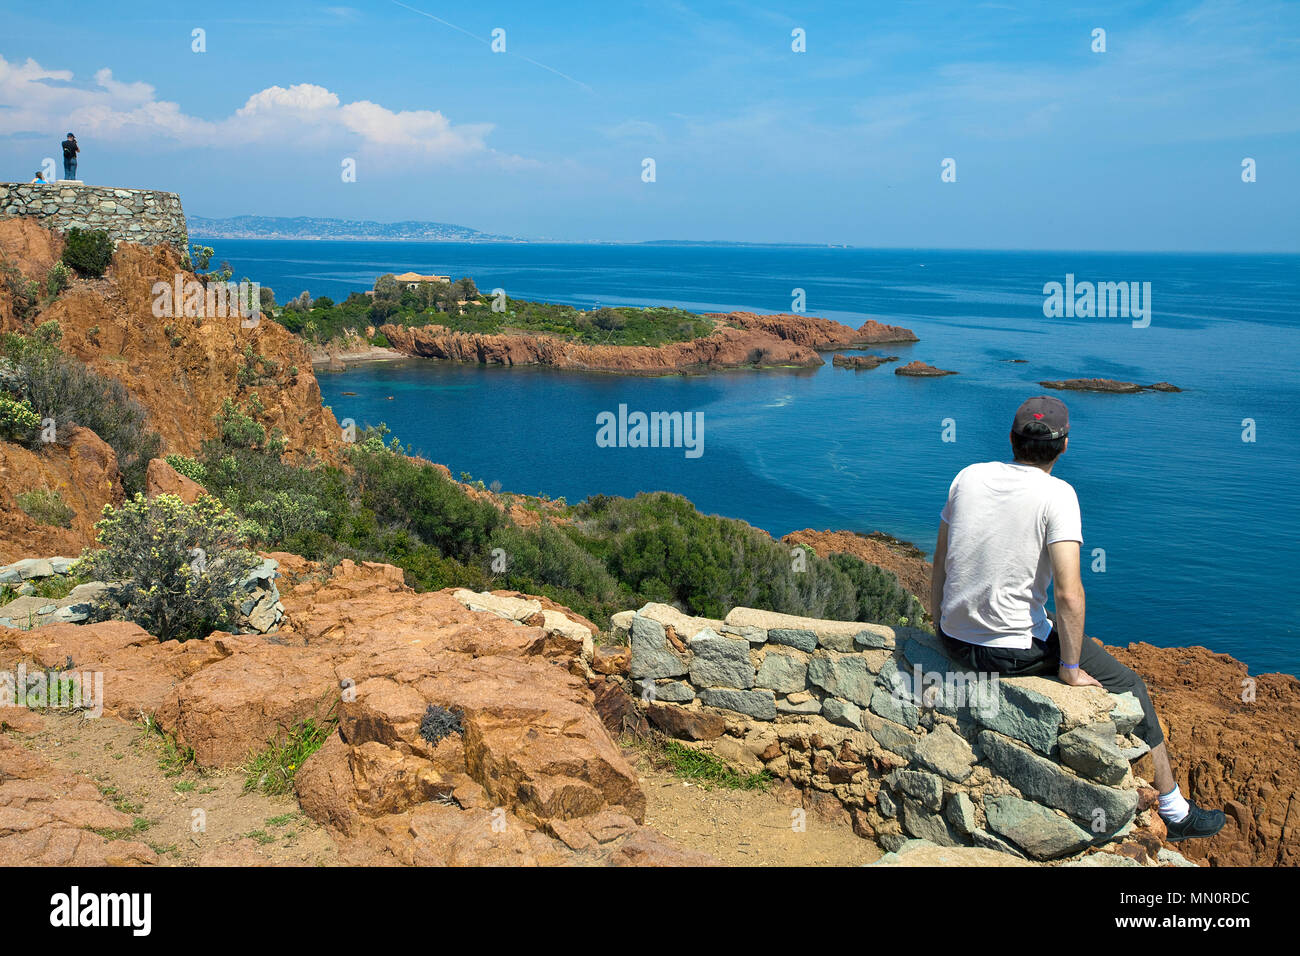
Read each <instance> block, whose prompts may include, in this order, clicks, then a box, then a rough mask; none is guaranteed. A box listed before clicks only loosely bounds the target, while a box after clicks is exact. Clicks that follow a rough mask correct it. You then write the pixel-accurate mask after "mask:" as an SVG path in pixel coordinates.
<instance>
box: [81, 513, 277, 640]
mask: <svg viewBox="0 0 1300 956" xmlns="http://www.w3.org/2000/svg"><path fill="white" fill-rule="evenodd" d="M95 530H96V531H97V532H98V535H99V543H100V544H101V545H103V548H102V549H101V550H99V551H90V552H87V554H86V556H85V561H84V565H83V567H84V570H85V571H86V572H87V573H88V574H89V575H90V576H91V577H93V578H97V579H99V580H101V581H110V582H113V583H114V587H113V588H110V590H109V592H108V594H109V596H108V597H107V598H105V599H104V600H103V601H102V602H101V603H100V605H99V606H98V607H97V608H96V610H97V612H98V616H99V617H100V618H119V619H124V620H128V621H134V622H135V623H136V624H139V625H140V626H141V627H143V628H144V629H145V630H146V631H148V632H149V633H150V634H153V635H155V636H156V637H157V638H158V639H159V640H160V641H166V640H172V639H176V640H180V641H185V640H190V639H191V638H196V637H205V636H206V635H207V634H208V633H210V632H211V631H213V630H218V629H221V628H225V627H229V626H231V625H232V624H233V623H234V621H235V618H236V617H237V615H238V613H239V600H240V598H241V597H242V595H243V591H244V582H245V580H246V579H247V577H248V573H249V571H251V570H252V569H253V568H255V567H257V565H258V564H260V563H261V560H262V559H261V558H259V557H258V556H257V555H256V554H254V553H252V552H251V551H247V550H245V549H244V548H243V547H242V545H243V544H244V542H245V541H246V539H247V537H248V526H247V525H246V524H245V523H244V522H243V521H241V520H240V519H239V518H237V517H236V516H235V515H233V514H231V513H230V512H229V511H226V510H225V509H224V508H223V507H222V506H221V503H220V502H218V501H216V500H215V499H213V498H210V497H207V496H204V497H201V498H199V500H198V501H197V502H195V503H194V504H192V505H187V504H186V503H185V502H184V501H182V500H181V499H180V498H179V497H178V496H176V495H158V496H157V497H156V498H151V499H146V498H145V497H144V495H141V494H137V495H136V496H135V497H134V498H132V499H131V500H129V501H126V502H124V503H123V504H122V506H121V507H120V508H117V509H114V508H113V506H112V505H105V506H104V517H103V518H102V519H100V521H99V522H98V523H97V524H96V525H95Z"/></svg>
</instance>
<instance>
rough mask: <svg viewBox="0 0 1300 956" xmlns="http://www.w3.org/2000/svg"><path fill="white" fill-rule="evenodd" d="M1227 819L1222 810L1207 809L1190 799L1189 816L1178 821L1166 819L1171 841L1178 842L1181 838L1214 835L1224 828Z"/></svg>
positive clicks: (1188, 803)
mask: <svg viewBox="0 0 1300 956" xmlns="http://www.w3.org/2000/svg"><path fill="white" fill-rule="evenodd" d="M1227 820H1228V818H1227V817H1225V816H1224V815H1223V811H1222V810H1205V809H1202V808H1201V807H1198V806H1197V805H1196V804H1194V803H1192V801H1190V800H1188V801H1187V816H1185V817H1183V818H1182V819H1181V820H1179V821H1178V822H1177V823H1171V822H1170V821H1168V820H1166V821H1165V829H1166V830H1168V831H1169V837H1168V839H1169V842H1170V843H1177V842H1178V841H1179V840H1194V839H1196V838H1197V837H1212V836H1214V834H1216V833H1218V832H1219V831H1220V830H1222V829H1223V825H1224V823H1226V822H1227Z"/></svg>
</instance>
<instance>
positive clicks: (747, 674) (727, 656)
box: [686, 628, 803, 690]
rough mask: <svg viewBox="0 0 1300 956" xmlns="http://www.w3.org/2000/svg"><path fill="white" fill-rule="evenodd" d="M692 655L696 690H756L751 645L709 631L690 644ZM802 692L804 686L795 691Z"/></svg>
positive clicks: (692, 680)
mask: <svg viewBox="0 0 1300 956" xmlns="http://www.w3.org/2000/svg"><path fill="white" fill-rule="evenodd" d="M686 646H687V647H688V648H689V649H690V652H691V655H692V656H691V666H690V675H691V683H692V684H694V685H695V686H696V687H717V686H721V687H738V688H741V689H747V688H750V687H753V686H754V665H753V662H751V661H750V659H749V642H748V641H743V640H737V639H734V638H730V637H722V636H720V635H718V634H715V633H714V632H713V631H711V630H709V629H708V628H706V629H704V630H703V631H700V632H699V633H698V634H696V635H695V636H694V637H692V638H691V639H690V640H689V641H688V642H687V644H686ZM795 689H796V690H802V689H803V687H802V685H800V686H799V687H797V688H795Z"/></svg>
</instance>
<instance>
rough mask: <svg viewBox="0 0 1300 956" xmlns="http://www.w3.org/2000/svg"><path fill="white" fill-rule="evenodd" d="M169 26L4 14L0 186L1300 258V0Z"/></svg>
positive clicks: (1, 7) (651, 234) (314, 14)
mask: <svg viewBox="0 0 1300 956" xmlns="http://www.w3.org/2000/svg"><path fill="white" fill-rule="evenodd" d="M178 6H179V5H178V4H176V3H174V2H152V0H144V2H138V0H136V2H132V3H130V4H129V5H126V4H117V3H103V2H96V3H85V2H72V3H60V4H58V5H57V7H50V6H48V5H42V4H26V5H18V4H15V3H13V2H11V0H4V2H2V3H0V22H3V24H4V30H3V33H2V34H0V169H2V170H3V171H2V172H0V179H11V180H12V179H23V180H25V179H29V178H30V177H31V173H32V171H33V170H34V169H36V168H37V166H38V165H39V164H40V162H41V160H42V158H43V157H46V156H56V154H57V142H58V140H59V139H61V138H62V136H63V134H64V133H66V132H67V131H68V130H69V129H72V130H75V131H76V132H77V134H78V138H79V140H80V141H81V144H82V149H83V153H82V157H81V165H80V170H79V175H80V178H82V179H83V180H85V181H87V182H91V183H98V184H115V185H129V186H149V187H155V188H162V189H169V190H174V191H177V192H179V193H180V194H181V197H182V200H183V202H184V204H185V208H186V211H187V212H189V213H192V214H197V215H204V216H216V217H222V216H232V215H240V214H260V215H272V216H296V215H314V216H337V217H347V218H366V219H378V220H383V221H391V220H397V219H408V218H409V219H429V220H437V221H443V222H454V223H460V224H462V225H466V226H471V227H473V228H477V229H481V230H484V231H487V232H494V233H505V234H510V235H518V236H524V237H529V238H552V239H572V240H587V239H599V240H624V241H636V240H645V239H667V238H674V239H696V240H706V239H721V240H738V241H750V242H814V243H821V242H827V243H848V244H852V245H863V246H920V247H952V248H1016V249H1039V248H1051V249H1116V250H1129V249H1159V250H1224V251H1252V250H1281V251H1291V252H1295V251H1300V225H1298V223H1300V3H1295V2H1269V0H1258V2H1240V3H1238V2H1232V0H1224V2H1209V3H1199V4H1198V3H1160V2H1134V3H1103V4H1088V5H1074V4H1071V3H1069V2H1068V0H1067V2H1043V3H1034V2H1027V3H1010V2H1008V3H925V2H915V3H880V2H871V3H861V2H849V3H787V4H781V3H776V2H772V0H755V2H753V3H749V2H734V3H732V2H708V3H706V2H689V3H687V2H672V0H670V2H646V3H637V2H618V0H609V2H601V3H576V2H563V0H557V2H552V3H545V4H542V3H537V2H535V0H534V2H529V3H498V2H493V0H480V2H462V0H456V2H438V3H433V2H422V0H411V2H409V3H408V2H405V0H404V2H402V3H395V2H392V0H373V2H367V3H355V4H352V5H350V6H343V5H334V6H329V5H322V4H314V3H305V2H297V0H276V2H275V3H268V2H265V0H263V2H257V3H253V2H242V0H236V2H225V3H223V4H221V5H220V6H219V7H217V6H213V5H202V6H197V5H196V12H194V13H185V12H178V10H177V8H178ZM497 28H500V29H503V30H504V31H505V47H506V49H505V52H504V53H497V52H493V50H492V49H491V46H490V41H491V34H492V31H493V30H494V29H497ZM796 28H799V29H802V30H804V31H805V34H806V45H807V50H806V52H802V53H796V52H794V51H793V50H792V49H791V44H792V38H791V31H792V30H795V29H796ZM1098 28H1100V29H1103V30H1105V31H1106V34H1105V41H1106V51H1105V52H1104V53H1101V52H1094V51H1093V49H1092V46H1093V43H1094V41H1093V31H1094V30H1095V29H1098ZM195 29H202V30H204V31H205V44H206V52H202V53H196V52H194V51H193V49H192V47H193V39H192V31H193V30H195ZM647 157H649V158H653V159H654V160H655V173H656V181H655V182H653V183H647V182H643V181H642V163H643V160H644V159H645V158H647ZM949 157H951V158H952V159H954V160H955V161H956V182H952V183H945V182H942V181H941V178H940V173H941V163H942V161H943V160H944V159H945V158H949ZM1246 157H1250V158H1252V159H1254V160H1255V162H1256V167H1257V181H1256V182H1254V183H1243V182H1242V180H1241V163H1242V160H1243V159H1244V158H1246ZM345 159H352V160H355V163H356V181H355V182H344V181H343V177H342V175H341V172H342V165H341V164H342V163H343V161H344V160H345Z"/></svg>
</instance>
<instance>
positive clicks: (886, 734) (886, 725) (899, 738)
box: [871, 720, 916, 761]
mask: <svg viewBox="0 0 1300 956" xmlns="http://www.w3.org/2000/svg"><path fill="white" fill-rule="evenodd" d="M871 736H873V737H875V738H876V743H878V744H880V746H882V747H884V748H885V749H886V750H888V751H891V752H893V753H896V754H898V755H899V756H900V757H905V758H907V759H908V760H909V761H910V760H911V759H912V755H913V754H914V753H916V735H915V734H910V733H908V732H907V730H906V729H905V728H903V727H902V726H900V725H899V724H896V723H894V722H893V721H892V720H882V721H881V722H880V723H879V724H877V725H876V726H875V727H872V728H871Z"/></svg>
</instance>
